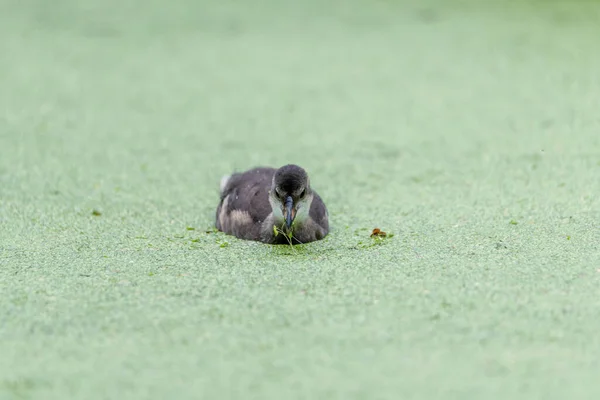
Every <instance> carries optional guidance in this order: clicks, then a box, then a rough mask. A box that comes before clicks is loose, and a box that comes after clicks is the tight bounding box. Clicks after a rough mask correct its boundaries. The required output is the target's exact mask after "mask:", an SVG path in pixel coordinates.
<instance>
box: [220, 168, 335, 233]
mask: <svg viewBox="0 0 600 400" xmlns="http://www.w3.org/2000/svg"><path fill="white" fill-rule="evenodd" d="M220 191H221V200H220V202H219V205H218V207H217V212H216V227H217V229H218V230H220V231H222V232H225V233H227V234H229V235H233V236H236V237H237V238H240V239H245V240H254V241H259V242H263V243H269V244H303V243H309V242H313V241H316V240H321V239H323V238H324V237H325V236H327V234H328V233H329V213H328V211H327V207H326V206H325V203H324V202H323V200H322V199H321V197H320V196H319V195H318V194H317V192H315V191H314V190H313V189H312V188H311V187H310V180H309V178H308V174H307V173H306V171H305V170H304V169H303V168H302V167H299V166H297V165H293V164H288V165H284V166H283V167H281V168H279V169H275V168H270V167H257V168H253V169H250V170H248V171H246V172H241V173H234V174H233V175H229V176H224V177H223V178H222V179H221V190H220Z"/></svg>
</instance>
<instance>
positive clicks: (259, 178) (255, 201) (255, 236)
mask: <svg viewBox="0 0 600 400" xmlns="http://www.w3.org/2000/svg"><path fill="white" fill-rule="evenodd" d="M274 173H275V169H273V168H254V169H252V170H249V171H246V172H244V173H238V174H233V175H232V176H231V177H230V178H229V179H228V181H227V182H226V183H225V184H224V185H223V186H224V187H222V189H223V190H222V191H221V202H220V203H219V206H218V208H217V215H216V220H217V221H216V226H217V229H219V230H221V231H223V232H225V233H228V234H230V235H234V236H237V237H239V238H241V239H248V240H259V239H260V233H261V225H262V222H263V221H264V220H265V219H266V218H267V216H268V215H269V214H270V213H271V205H270V203H269V189H270V187H271V182H272V179H273V174H274Z"/></svg>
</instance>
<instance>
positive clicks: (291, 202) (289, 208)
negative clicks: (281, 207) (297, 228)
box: [285, 196, 294, 229]
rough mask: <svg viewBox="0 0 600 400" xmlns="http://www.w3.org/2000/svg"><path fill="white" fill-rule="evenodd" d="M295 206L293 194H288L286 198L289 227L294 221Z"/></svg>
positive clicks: (286, 222) (286, 223) (286, 217)
mask: <svg viewBox="0 0 600 400" xmlns="http://www.w3.org/2000/svg"><path fill="white" fill-rule="evenodd" d="M293 208H294V200H293V199H292V196H288V197H286V198H285V211H286V213H285V225H286V227H287V228H288V229H290V227H291V226H292V222H293V221H294V215H293V213H292V211H293Z"/></svg>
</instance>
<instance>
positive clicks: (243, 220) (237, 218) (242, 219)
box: [229, 210, 252, 227]
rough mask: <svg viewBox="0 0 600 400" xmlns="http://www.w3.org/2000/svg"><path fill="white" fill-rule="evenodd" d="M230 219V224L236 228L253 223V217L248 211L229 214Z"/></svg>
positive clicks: (236, 211) (234, 211) (235, 211)
mask: <svg viewBox="0 0 600 400" xmlns="http://www.w3.org/2000/svg"><path fill="white" fill-rule="evenodd" d="M229 219H230V220H231V222H230V224H231V225H232V226H236V227H239V226H242V225H248V224H251V223H252V217H251V216H250V214H248V212H247V211H242V210H233V211H231V214H229Z"/></svg>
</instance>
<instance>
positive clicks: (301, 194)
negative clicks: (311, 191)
mask: <svg viewBox="0 0 600 400" xmlns="http://www.w3.org/2000/svg"><path fill="white" fill-rule="evenodd" d="M305 194H306V189H302V191H301V192H300V197H304V195H305Z"/></svg>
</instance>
